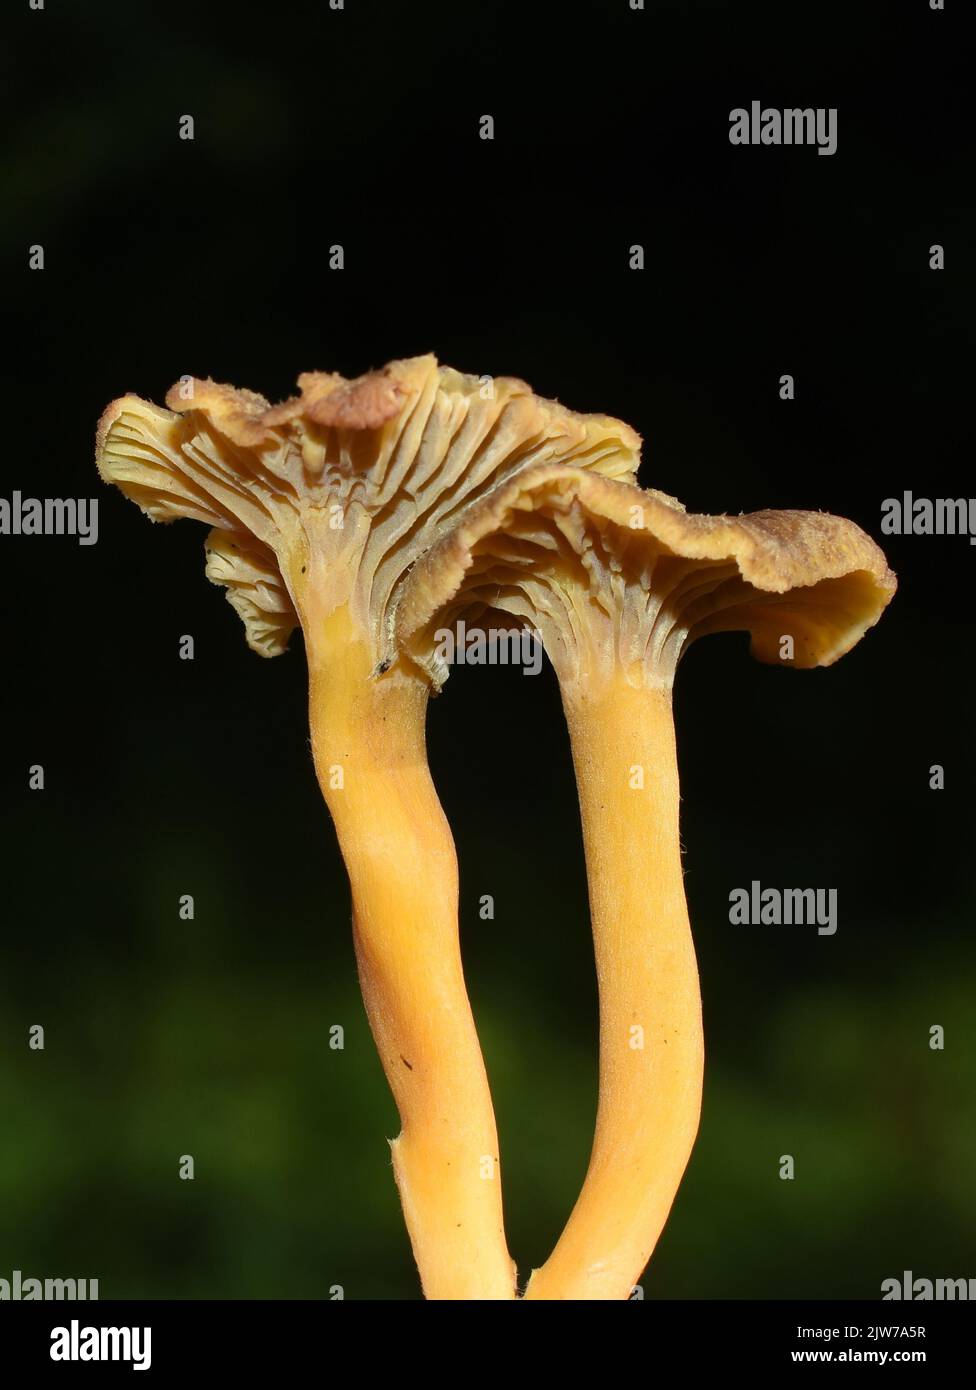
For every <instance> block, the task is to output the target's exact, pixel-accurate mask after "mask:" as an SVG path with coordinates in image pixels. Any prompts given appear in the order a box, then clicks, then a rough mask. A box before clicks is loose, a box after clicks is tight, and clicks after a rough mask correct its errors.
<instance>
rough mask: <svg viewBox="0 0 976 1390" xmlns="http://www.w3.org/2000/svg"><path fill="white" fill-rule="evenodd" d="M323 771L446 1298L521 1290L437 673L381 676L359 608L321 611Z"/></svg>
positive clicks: (422, 1218)
mask: <svg viewBox="0 0 976 1390" xmlns="http://www.w3.org/2000/svg"><path fill="white" fill-rule="evenodd" d="M303 626H304V628H305V633H306V645H307V650H308V663H309V676H310V724H311V735H312V752H313V756H314V760H315V769H316V773H317V776H318V780H319V784H320V786H321V788H322V792H323V795H324V797H325V800H326V802H327V803H328V806H329V810H330V811H331V813H332V817H333V820H334V821H335V826H336V831H337V834H338V838H339V842H340V846H341V849H342V855H343V858H344V860H345V863H346V868H347V871H348V874H349V880H350V884H351V889H352V903H353V927H354V937H355V945H356V958H357V961H358V966H359V975H360V980H361V982H362V990H363V997H364V999H365V1003H366V1012H367V1016H368V1018H369V1022H370V1026H371V1028H372V1030H373V1035H374V1037H375V1039H376V1044H377V1047H378V1049H379V1053H380V1057H381V1059H382V1062H383V1067H384V1070H385V1071H386V1075H387V1078H388V1080H389V1083H390V1087H391V1089H392V1091H393V1095H394V1099H395V1100H396V1104H397V1108H398V1109H399V1112H400V1118H401V1122H402V1126H403V1129H402V1133H401V1134H400V1137H399V1138H398V1139H395V1140H393V1141H392V1143H391V1147H392V1151H393V1168H394V1173H395V1176H396V1180H397V1185H398V1187H399V1190H400V1198H401V1201H402V1204H403V1210H404V1216H405V1219H406V1223H407V1228H408V1230H409V1233H410V1239H411V1243H412V1245H413V1251H414V1256H415V1258H416V1261H417V1266H418V1269H419V1271H420V1277H421V1282H422V1284H423V1289H424V1293H425V1295H426V1297H427V1298H430V1299H448V1298H450V1299H512V1298H514V1297H515V1281H516V1275H515V1267H514V1264H513V1262H512V1259H511V1257H510V1255H509V1254H508V1249H507V1246H506V1241H505V1233H504V1225H503V1219H502V1199H501V1178H500V1174H499V1164H498V1139H497V1134H496V1129H495V1119H494V1113H493V1110H492V1104H491V1097H490V1094H489V1090H488V1080H487V1076H486V1074H485V1066H484V1062H483V1060H482V1055H481V1049H480V1046H479V1044H478V1037H477V1034H476V1032H475V1025H474V1020H473V1018H472V1015H471V1007H470V1004H469V1002H468V996H467V992H466V989H465V984H464V972H463V969H462V964H461V952H460V944H459V940H458V930H457V901H458V873H457V860H456V856H455V852H454V842H453V839H452V837H451V832H450V829H449V827H448V824H447V820H446V818H445V816H444V812H443V810H442V809H441V806H440V802H439V801H438V798H437V793H436V792H435V790H434V786H433V783H432V781H431V777H430V773H429V771H428V767H427V755H426V749H425V738H424V720H425V713H426V706H427V697H428V684H427V682H426V681H425V680H423V679H421V678H419V676H417V677H415V676H411V675H408V674H405V673H403V672H402V671H400V670H394V671H391V672H389V673H388V674H387V675H384V676H378V677H373V676H371V671H370V667H371V658H370V655H369V650H368V646H367V644H366V642H365V641H364V640H360V639H358V638H357V636H356V632H355V628H354V626H353V624H352V622H351V620H350V617H349V613H348V610H347V609H346V608H339V609H337V610H335V611H334V612H333V613H332V614H331V615H329V616H328V617H327V618H324V619H323V620H317V619H315V618H314V616H313V618H312V620H311V621H307V620H305V617H304V615H303Z"/></svg>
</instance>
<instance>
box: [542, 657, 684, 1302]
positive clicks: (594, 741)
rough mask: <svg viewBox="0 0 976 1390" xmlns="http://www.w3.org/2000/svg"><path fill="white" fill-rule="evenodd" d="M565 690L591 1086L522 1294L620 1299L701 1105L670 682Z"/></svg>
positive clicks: (670, 1190)
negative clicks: (596, 1096)
mask: <svg viewBox="0 0 976 1390" xmlns="http://www.w3.org/2000/svg"><path fill="white" fill-rule="evenodd" d="M563 703H564V706H565V710H566V717H567V721H568V725H569V731H570V738H571V741H572V748H573V759H574V763H575V767H576V777H577V782H578V786H579V797H580V808H581V813H582V821H583V836H584V843H585V849H586V868H587V877H588V879H589V893H590V912H591V917H592V925H593V938H594V947H595V954H596V968H597V979H598V982H599V992H600V1100H599V1106H598V1111H597V1120H596V1131H595V1136H594V1141H593V1149H592V1152H591V1156H590V1163H589V1168H588V1170H587V1173H586V1178H585V1180H584V1183H583V1187H582V1190H581V1192H580V1195H579V1198H578V1199H577V1202H576V1205H575V1207H574V1208H573V1211H572V1214H571V1216H570V1218H569V1221H568V1222H567V1224H566V1227H565V1229H564V1230H563V1233H562V1235H561V1236H560V1238H559V1241H558V1243H557V1245H556V1247H555V1249H554V1250H553V1252H552V1254H551V1256H550V1257H549V1259H548V1260H547V1261H546V1263H545V1264H544V1265H543V1266H542V1268H541V1269H538V1270H536V1271H535V1272H534V1273H533V1275H532V1278H531V1279H530V1281H529V1285H528V1288H527V1290H526V1293H525V1297H526V1298H530V1299H624V1298H628V1297H629V1296H630V1294H631V1292H632V1290H633V1287H634V1285H635V1283H636V1282H637V1280H638V1279H639V1277H640V1274H641V1271H642V1270H643V1268H644V1266H645V1264H646V1263H647V1261H648V1259H649V1258H650V1255H651V1252H652V1250H653V1249H654V1246H655V1244H656V1242H657V1239H658V1236H659V1235H660V1233H661V1230H662V1229H663V1227H664V1224H665V1222H666V1221H667V1218H668V1213H669V1212H670V1210H671V1205H672V1202H673V1201H674V1197H675V1193H676V1192H677V1190H678V1185H679V1183H680V1182H681V1178H682V1174H683V1173H684V1170H685V1166H686V1164H687V1162H688V1158H689V1156H690V1154H691V1149H692V1146H693V1144H694V1141H695V1135H696V1133H697V1130H698V1120H699V1114H700V1110H701V1091H702V1071H703V1057H704V1051H703V1041H702V1019H701V997H700V992H699V984H698V967H697V963H696V960H695V949H694V945H693V942H692V937H691V929H690V926H689V923H688V912H687V907H686V904H685V894H684V886H683V883H682V870H681V852H680V844H679V838H678V801H679V795H678V770H677V762H676V757H675V743H674V727H673V722H672V714H671V698H670V691H668V690H657V689H635V688H633V687H632V686H631V685H629V684H627V682H626V681H625V679H624V678H623V676H620V677H619V678H617V679H615V680H613V681H612V682H611V683H609V684H607V685H605V686H601V688H599V689H598V690H596V691H594V690H592V689H591V690H589V691H584V690H581V689H580V687H579V685H572V686H568V685H564V688H563ZM638 769H639V770H640V771H638ZM641 775H642V776H643V788H642V789H641V788H640V787H639V786H637V785H636V784H637V783H639V781H640V778H641ZM638 1030H640V1031H638ZM639 1044H642V1046H641V1045H639Z"/></svg>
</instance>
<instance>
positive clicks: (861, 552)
mask: <svg viewBox="0 0 976 1390" xmlns="http://www.w3.org/2000/svg"><path fill="white" fill-rule="evenodd" d="M894 590H895V579H894V576H893V575H892V573H891V571H890V570H889V569H888V567H887V564H886V563H885V559H884V556H883V555H882V553H881V551H880V550H879V549H878V548H877V546H876V545H875V544H874V543H873V542H872V541H871V540H870V539H869V538H868V537H867V536H866V535H865V534H864V533H863V532H862V531H860V530H859V529H858V527H857V526H855V525H854V524H853V523H852V522H850V521H846V520H843V519H841V518H838V517H834V516H828V515H825V514H822V513H811V512H797V511H781V512H776V511H766V512H756V513H754V514H752V515H748V516H738V517H726V516H698V515H689V514H688V513H687V512H685V510H684V508H683V507H682V506H681V504H680V503H679V502H676V501H675V500H674V499H673V498H670V497H667V496H665V495H664V494H663V493H659V492H653V491H641V490H640V489H639V488H637V487H635V486H632V485H631V484H629V483H627V482H621V481H613V480H610V479H607V478H604V477H599V476H594V475H590V474H587V473H584V472H582V471H581V470H579V469H576V468H573V467H571V466H570V467H565V466H560V465H558V464H557V465H552V466H546V465H542V466H539V467H534V468H531V469H528V470H526V471H524V472H521V473H519V474H518V476H517V477H515V478H513V479H511V480H510V481H508V482H507V483H505V484H503V485H501V486H500V487H498V488H497V489H495V491H493V492H492V493H491V494H490V495H489V496H488V497H486V498H485V499H484V500H483V501H481V502H480V503H479V504H478V505H477V506H475V507H474V508H472V509H471V510H470V511H469V512H467V513H466V514H465V516H464V517H463V518H461V520H460V521H459V523H458V525H457V526H456V527H455V529H454V530H453V531H452V532H451V533H450V534H449V535H446V536H444V537H443V538H442V539H441V540H440V541H439V542H438V544H437V545H436V546H435V547H434V548H433V549H432V550H431V552H430V553H429V554H428V555H427V556H425V557H424V559H423V560H421V561H420V562H419V563H418V565H417V566H416V567H415V568H414V570H413V572H412V573H411V575H410V578H409V580H408V583H407V585H406V586H405V588H404V591H403V594H402V596H401V599H400V602H399V605H398V608H397V634H398V640H399V642H400V644H401V646H402V648H403V650H404V652H405V653H409V654H410V656H411V657H412V658H413V659H414V661H415V662H416V663H417V664H419V665H420V666H422V667H423V668H424V669H426V670H427V671H428V672H429V674H430V676H431V678H432V680H433V681H434V682H435V683H436V684H440V683H442V682H443V680H444V679H445V677H446V674H447V672H446V669H445V668H444V667H443V665H442V664H441V663H440V661H439V658H438V654H437V649H436V647H435V645H434V642H433V633H434V632H435V630H436V629H438V628H441V627H443V626H445V625H449V624H450V623H451V622H452V621H455V620H456V619H457V618H458V617H459V616H460V614H461V613H465V614H467V615H470V614H471V613H474V614H476V615H478V614H491V613H496V614H499V613H500V614H504V615H506V616H507V618H508V620H510V621H515V622H518V623H521V624H525V625H527V626H529V627H531V628H533V629H535V630H537V631H538V632H539V633H540V634H541V636H542V638H543V641H544V644H545V646H546V649H547V651H548V654H549V656H550V658H551V660H552V663H553V666H554V668H555V670H556V674H557V676H558V679H559V684H560V689H561V693H562V700H563V706H564V709H565V713H566V718H567V722H568V727H569V734H570V740H571V744H572V752H573V760H574V764H575V768H576V777H577V783H578V788H579V798H580V807H581V813H582V824H583V835H584V843H585V853H586V865H587V876H588V881H589V894H590V909H591V918H592V927H593V936H594V946H595V956H596V969H597V977H598V982H599V995H600V1092H599V1105H598V1112H597V1119H596V1131H595V1136H594V1142H593V1148H592V1152H591V1156H590V1162H589V1166H588V1170H587V1173H586V1177H585V1179H584V1183H583V1187H582V1190H581V1192H580V1195H579V1198H578V1201H577V1203H576V1205H575V1207H574V1209H573V1212H572V1214H571V1216H570V1218H569V1221H568V1223H567V1225H566V1227H565V1229H564V1231H563V1233H562V1236H561V1237H560V1239H559V1241H558V1243H557V1245H556V1247H555V1249H554V1251H553V1253H552V1255H551V1256H550V1258H549V1259H548V1260H547V1261H546V1263H545V1264H544V1265H543V1266H542V1268H541V1269H539V1270H537V1271H535V1272H534V1273H533V1275H532V1278H531V1279H530V1281H529V1284H528V1288H527V1290H526V1294H525V1296H526V1297H527V1298H530V1299H540V1298H543V1299H620V1298H626V1297H628V1295H629V1294H630V1292H631V1290H632V1288H633V1285H634V1283H635V1281H636V1280H637V1279H638V1278H639V1276H640V1273H641V1270H642V1269H643V1267H644V1265H645V1264H646V1263H647V1260H648V1259H649V1257H650V1255H651V1252H652V1250H653V1248H654V1245H655V1243H656V1241H657V1239H658V1236H659V1235H660V1232H661V1230H662V1228H663V1226H664V1223H665V1221H666V1220H667V1217H668V1213H669V1211H670V1209H671V1205H672V1202H673V1199H674V1196H675V1193H676V1191H677V1189H678V1185H679V1183H680V1181H681V1177H682V1174H683V1172H684V1169H685V1166H686V1164H687V1161H688V1157H689V1155H690V1153H691V1149H692V1146H693V1143H694V1139H695V1135H696V1132H697V1129H698V1120H699V1112H700V1107H701V1087H702V1070H703V1040H702V1023H701V1002H700V992H699V984H698V971H697V965H696V961H695V951H694V945H693V941H692V936H691V930H690V927H689V923H688V914H687V908H686V904H685V894H684V886H683V882H682V869H681V851H680V843H679V836H678V802H679V792H678V768H677V761H676V754H675V739H674V725H673V720H672V710H671V692H672V684H673V680H674V675H675V669H676V667H677V664H678V660H679V658H680V656H681V654H682V652H683V651H684V650H685V649H686V648H687V646H688V644H689V643H690V642H692V641H693V640H695V639H696V638H697V637H700V636H702V635H704V634H705V633H709V632H718V631H734V630H741V629H745V630H748V631H749V632H750V633H751V634H752V647H751V649H752V652H753V655H754V656H756V657H758V658H759V660H761V661H769V662H774V661H778V660H780V659H781V658H783V657H784V655H785V656H788V657H789V660H788V662H787V664H791V665H794V666H798V667H811V666H825V665H829V664H830V663H831V662H833V661H835V660H837V658H838V657H840V656H842V655H843V654H844V653H845V652H846V651H848V650H849V649H850V648H851V647H852V646H853V645H854V644H855V643H856V642H857V641H858V640H859V639H860V637H861V636H862V635H863V634H864V632H865V631H866V630H867V629H868V628H869V627H871V626H872V624H874V623H875V622H876V621H877V620H878V618H879V617H880V615H881V613H882V611H883V609H884V607H885V605H886V604H887V603H888V602H889V600H890V599H891V597H892V594H893V593H894ZM786 637H789V638H790V639H791V640H790V642H788V643H787V642H785V641H784V640H783V639H784V638H786ZM635 1043H639V1044H640V1045H635Z"/></svg>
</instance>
